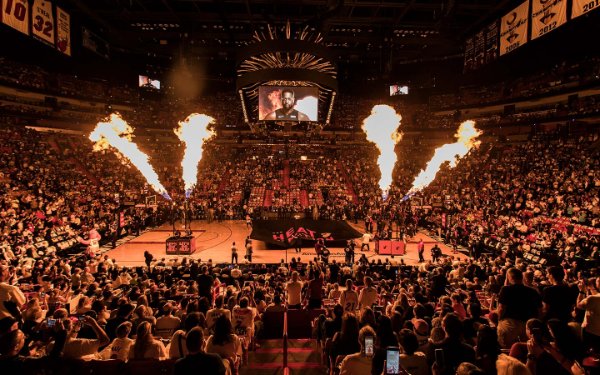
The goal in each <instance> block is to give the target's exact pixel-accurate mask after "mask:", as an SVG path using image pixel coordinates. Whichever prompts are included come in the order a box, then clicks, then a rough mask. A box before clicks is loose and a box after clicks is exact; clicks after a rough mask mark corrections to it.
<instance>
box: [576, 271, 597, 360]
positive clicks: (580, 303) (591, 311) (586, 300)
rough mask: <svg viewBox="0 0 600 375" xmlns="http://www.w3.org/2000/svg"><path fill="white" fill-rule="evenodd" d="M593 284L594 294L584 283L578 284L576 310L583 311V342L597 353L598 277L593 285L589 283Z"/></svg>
mask: <svg viewBox="0 0 600 375" xmlns="http://www.w3.org/2000/svg"><path fill="white" fill-rule="evenodd" d="M594 284H595V289H596V290H595V292H596V293H593V289H592V287H590V286H587V285H586V283H585V281H583V280H582V281H580V282H579V297H578V298H577V308H578V309H581V310H584V311H585V318H584V320H583V324H582V328H583V340H584V342H585V343H586V345H587V346H588V347H589V348H592V349H593V350H594V351H595V352H596V353H598V352H600V277H597V278H596V280H595V283H593V282H592V283H591V285H594ZM586 292H587V294H586ZM586 295H587V297H586Z"/></svg>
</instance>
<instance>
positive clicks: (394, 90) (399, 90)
mask: <svg viewBox="0 0 600 375" xmlns="http://www.w3.org/2000/svg"><path fill="white" fill-rule="evenodd" d="M396 95H408V86H400V85H391V86H390V96H396Z"/></svg>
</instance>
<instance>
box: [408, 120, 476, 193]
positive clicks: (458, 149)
mask: <svg viewBox="0 0 600 375" xmlns="http://www.w3.org/2000/svg"><path fill="white" fill-rule="evenodd" d="M481 134H482V132H481V131H479V130H478V129H477V128H475V122H474V121H471V120H469V121H465V122H463V123H462V124H460V127H459V128H458V131H457V132H456V134H455V135H454V136H455V137H456V138H457V141H456V142H455V143H447V144H445V145H443V146H441V147H438V148H437V149H436V150H435V153H434V154H433V158H431V160H430V161H429V162H428V163H427V166H426V167H425V169H423V170H421V172H420V173H419V174H418V175H417V177H416V178H415V180H414V181H413V185H412V187H411V188H410V190H409V191H408V193H406V195H405V196H404V198H402V200H403V201H404V200H407V199H408V198H410V197H411V196H413V195H414V194H416V193H418V192H419V191H421V190H423V189H425V188H426V187H427V186H428V185H429V184H430V183H432V182H433V180H434V179H435V176H436V175H437V173H438V172H439V170H440V168H441V167H442V164H444V163H445V162H449V163H450V168H454V167H456V165H457V164H458V162H459V161H460V159H462V158H463V157H464V156H465V155H467V154H468V153H469V151H471V149H472V148H473V147H475V148H477V147H479V145H480V144H481V141H477V140H476V139H477V137H479V136H480V135H481Z"/></svg>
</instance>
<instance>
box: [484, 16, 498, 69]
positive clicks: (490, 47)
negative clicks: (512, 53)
mask: <svg viewBox="0 0 600 375" xmlns="http://www.w3.org/2000/svg"><path fill="white" fill-rule="evenodd" d="M497 58H498V20H496V21H494V22H492V23H491V24H489V25H488V27H487V28H486V30H485V62H486V64H487V63H490V62H492V61H494V60H496V59H497Z"/></svg>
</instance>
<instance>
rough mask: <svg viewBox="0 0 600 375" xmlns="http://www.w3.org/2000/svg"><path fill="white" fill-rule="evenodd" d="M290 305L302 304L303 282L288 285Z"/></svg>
mask: <svg viewBox="0 0 600 375" xmlns="http://www.w3.org/2000/svg"><path fill="white" fill-rule="evenodd" d="M285 290H286V291H287V303H288V305H299V304H301V303H302V282H300V281H296V282H294V281H290V282H289V283H287V284H286V286H285Z"/></svg>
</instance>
